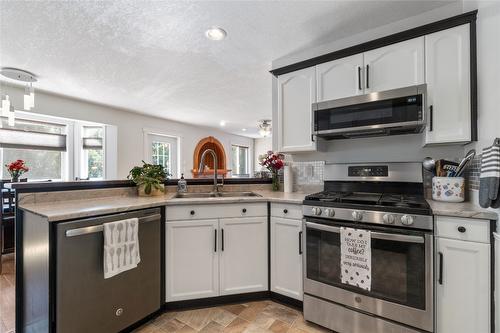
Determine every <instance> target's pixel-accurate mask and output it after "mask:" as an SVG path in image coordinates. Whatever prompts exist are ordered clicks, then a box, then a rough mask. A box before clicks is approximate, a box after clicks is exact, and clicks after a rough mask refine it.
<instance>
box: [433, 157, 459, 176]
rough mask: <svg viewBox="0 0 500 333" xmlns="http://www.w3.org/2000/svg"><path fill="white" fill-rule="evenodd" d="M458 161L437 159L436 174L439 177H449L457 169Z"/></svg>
mask: <svg viewBox="0 0 500 333" xmlns="http://www.w3.org/2000/svg"><path fill="white" fill-rule="evenodd" d="M457 167H458V163H457V162H453V161H447V160H437V161H436V176H438V177H448V176H451V175H452V173H454V172H455V171H456V170H457Z"/></svg>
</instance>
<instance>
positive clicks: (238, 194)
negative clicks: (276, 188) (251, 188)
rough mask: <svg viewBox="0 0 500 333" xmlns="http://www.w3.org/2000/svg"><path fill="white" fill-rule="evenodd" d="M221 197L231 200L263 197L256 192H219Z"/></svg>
mask: <svg viewBox="0 0 500 333" xmlns="http://www.w3.org/2000/svg"><path fill="white" fill-rule="evenodd" d="M218 195H219V197H222V198H231V197H261V196H262V195H260V194H257V193H254V192H219V193H218Z"/></svg>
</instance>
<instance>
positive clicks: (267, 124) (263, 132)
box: [257, 119, 272, 138]
mask: <svg viewBox="0 0 500 333" xmlns="http://www.w3.org/2000/svg"><path fill="white" fill-rule="evenodd" d="M257 126H258V128H259V134H260V136H262V137H264V138H266V137H268V136H270V135H271V130H272V126H271V120H269V119H263V120H261V121H259V124H258V125H257Z"/></svg>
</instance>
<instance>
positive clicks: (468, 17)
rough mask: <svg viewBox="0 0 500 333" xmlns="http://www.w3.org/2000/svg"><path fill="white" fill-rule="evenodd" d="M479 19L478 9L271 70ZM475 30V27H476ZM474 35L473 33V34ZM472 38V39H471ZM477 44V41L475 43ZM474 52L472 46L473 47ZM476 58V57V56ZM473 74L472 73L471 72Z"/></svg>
mask: <svg viewBox="0 0 500 333" xmlns="http://www.w3.org/2000/svg"><path fill="white" fill-rule="evenodd" d="M476 19H477V10H474V11H471V12H468V13H464V14H461V15H457V16H453V17H449V18H446V19H444V20H440V21H437V22H433V23H429V24H426V25H423V26H420V27H416V28H413V29H409V30H405V31H402V32H398V33H395V34H392V35H389V36H385V37H381V38H378V39H374V40H371V41H368V42H365V43H362V44H359V45H355V46H351V47H347V48H344V49H341V50H337V51H333V52H330V53H327V54H323V55H320V56H317V57H314V58H311V59H307V60H303V61H299V62H297V63H294V64H290V65H287V66H283V67H280V68H276V69H273V70H271V71H270V72H271V73H272V74H273V75H274V76H278V75H283V74H286V73H290V72H294V71H297V70H299V69H304V68H307V67H311V66H315V65H318V64H322V63H325V62H328V61H332V60H336V59H340V58H345V57H348V56H351V55H354V54H359V53H363V52H366V51H370V50H374V49H378V48H380V47H384V46H388V45H391V44H395V43H399V42H403V41H405V40H409V39H412V38H417V37H421V36H424V35H428V34H431V33H434V32H437V31H441V30H445V29H449V28H453V27H456V26H459V25H462V24H467V23H472V22H475V21H476ZM474 30H475V27H474ZM471 37H472V35H471ZM471 40H472V39H471ZM474 44H475V43H474ZM471 52H472V47H471ZM474 58H475V57H474ZM471 74H472V73H471Z"/></svg>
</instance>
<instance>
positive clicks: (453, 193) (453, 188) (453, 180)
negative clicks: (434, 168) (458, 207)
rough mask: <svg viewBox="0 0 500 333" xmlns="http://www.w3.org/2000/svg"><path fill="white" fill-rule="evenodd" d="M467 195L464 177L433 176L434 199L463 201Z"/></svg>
mask: <svg viewBox="0 0 500 333" xmlns="http://www.w3.org/2000/svg"><path fill="white" fill-rule="evenodd" d="M464 195H465V179H464V178H463V177H433V178H432V199H433V200H436V201H447V202H462V201H464Z"/></svg>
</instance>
